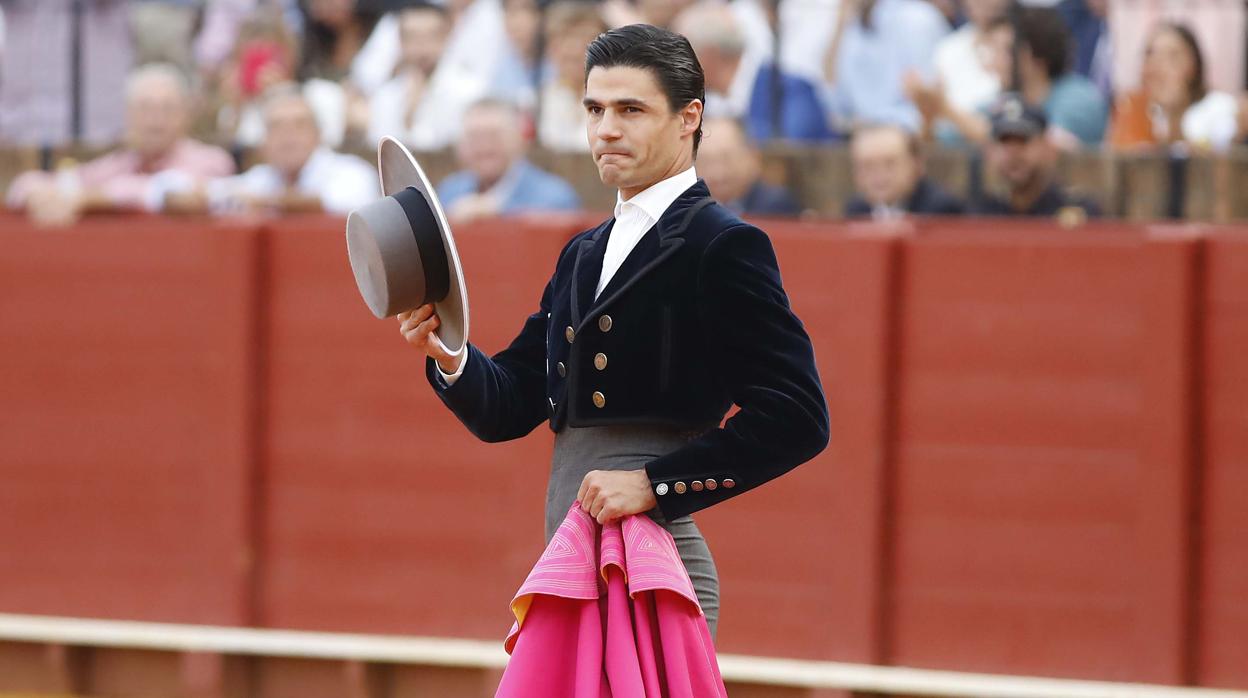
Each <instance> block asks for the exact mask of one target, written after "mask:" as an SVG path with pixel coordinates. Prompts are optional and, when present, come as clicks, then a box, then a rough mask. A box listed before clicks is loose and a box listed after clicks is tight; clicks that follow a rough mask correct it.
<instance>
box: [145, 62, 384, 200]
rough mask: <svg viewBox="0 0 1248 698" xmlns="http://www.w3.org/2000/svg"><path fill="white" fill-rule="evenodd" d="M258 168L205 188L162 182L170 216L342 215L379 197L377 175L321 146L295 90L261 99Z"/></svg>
mask: <svg viewBox="0 0 1248 698" xmlns="http://www.w3.org/2000/svg"><path fill="white" fill-rule="evenodd" d="M263 111H264V126H265V133H264V141H263V144H262V145H261V147H260V154H261V157H262V158H263V162H262V163H261V164H258V165H255V166H253V167H252V168H251V169H249V170H247V171H246V172H244V173H242V174H240V175H236V176H233V177H223V178H219V179H214V180H211V181H209V182H207V183H199V184H198V185H197V184H196V183H195V182H191V181H189V180H187V179H186V178H183V177H173V176H169V177H162V178H161V179H160V180H159V181H158V183H157V185H156V186H157V187H160V188H163V189H164V190H165V193H164V196H163V202H164V207H165V210H166V211H167V212H170V213H204V212H211V213H218V214H228V213H257V212H274V213H304V212H320V211H328V212H331V213H337V214H341V215H346V214H347V213H350V212H351V210H352V209H355V208H359V207H360V206H362V205H364V204H366V203H368V202H370V201H372V200H373V199H376V198H378V197H380V196H381V188H380V186H379V184H378V181H377V170H376V169H375V168H374V167H373V166H372V165H370V164H368V163H367V162H364V161H363V160H361V159H360V158H358V157H356V156H354V155H344V154H341V153H336V152H334V151H333V150H331V149H329V148H328V147H326V146H324V145H322V144H321V135H320V131H319V128H318V126H317V121H316V115H315V114H314V113H313V112H312V105H311V104H310V103H309V102H308V99H307V97H305V96H304V95H303V93H302V92H301V91H300V89H299V87H298V86H297V85H294V84H286V85H279V86H277V87H275V88H273V89H271V90H270V91H269V93H267V94H266V95H265V100H264V107H263Z"/></svg>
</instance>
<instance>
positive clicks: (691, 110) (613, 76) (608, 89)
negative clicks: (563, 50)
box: [585, 66, 702, 191]
mask: <svg viewBox="0 0 1248 698" xmlns="http://www.w3.org/2000/svg"><path fill="white" fill-rule="evenodd" d="M585 109H586V110H587V112H588V125H587V126H586V136H587V138H588V139H589V147H590V150H591V152H592V153H593V156H594V164H596V165H597V166H598V176H599V177H600V178H601V179H602V182H603V184H607V185H609V186H613V187H616V188H618V189H625V190H628V189H636V190H638V191H640V190H641V189H644V188H645V187H648V186H650V185H651V184H654V183H655V182H657V181H659V180H661V179H663V178H664V177H665V176H670V175H668V174H667V173H669V172H670V173H671V174H675V173H676V172H678V171H679V169H678V165H679V164H680V163H681V162H682V160H685V159H689V160H690V162H691V161H692V160H691V158H692V155H691V153H692V149H693V133H694V131H695V130H696V129H697V126H698V124H699V123H700V122H701V118H702V103H701V102H699V101H697V100H694V101H693V102H692V103H691V104H690V105H689V106H686V107H685V108H684V109H682V110H680V111H676V112H673V111H672V108H671V107H670V106H669V105H668V102H667V96H666V95H665V94H664V93H663V91H662V90H661V89H660V88H659V83H658V81H657V80H656V79H655V77H654V75H653V74H651V72H650V71H649V70H646V69H643V68H632V67H623V66H615V67H611V68H602V67H595V68H594V69H593V70H591V71H589V78H588V79H587V80H586V85H585Z"/></svg>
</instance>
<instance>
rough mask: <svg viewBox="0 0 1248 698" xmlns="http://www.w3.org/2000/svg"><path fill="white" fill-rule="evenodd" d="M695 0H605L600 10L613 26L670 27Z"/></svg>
mask: <svg viewBox="0 0 1248 698" xmlns="http://www.w3.org/2000/svg"><path fill="white" fill-rule="evenodd" d="M694 1H695V0H605V2H603V3H602V12H603V16H604V18H605V19H606V21H607V22H608V23H609V24H610V25H611V26H613V27H622V26H624V25H626V24H653V25H654V26H656V27H664V28H666V29H672V28H673V24H674V22H675V21H676V17H677V16H678V15H679V14H680V13H681V11H683V10H684V9H685V8H686V7H689V6H690V5H692V4H693V3H694Z"/></svg>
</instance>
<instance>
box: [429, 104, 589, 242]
mask: <svg viewBox="0 0 1248 698" xmlns="http://www.w3.org/2000/svg"><path fill="white" fill-rule="evenodd" d="M525 145H526V143H525V138H524V125H523V122H522V121H521V118H520V113H519V111H518V110H517V109H516V107H515V106H514V105H511V104H508V103H506V102H501V101H499V100H495V99H484V100H481V101H479V102H477V103H476V104H474V105H473V106H471V107H469V108H468V111H467V112H465V113H464V130H463V135H462V136H461V137H460V139H459V143H458V144H456V148H455V151H456V156H457V157H458V159H459V164H460V167H462V168H463V170H461V171H459V172H456V173H455V174H452V175H450V176H449V177H447V178H446V179H444V180H443V181H442V184H441V185H439V186H438V197H439V198H440V199H441V201H442V206H443V208H444V209H445V211H446V215H447V217H448V218H450V219H451V221H452V222H456V223H460V222H468V221H472V220H476V219H478V218H486V217H490V216H505V215H510V214H517V213H528V212H534V211H575V210H577V209H579V208H580V205H581V202H580V200H579V199H578V198H577V195H576V191H575V190H573V189H572V186H571V185H569V184H568V183H567V182H565V181H563V180H562V179H560V178H558V177H556V176H555V175H552V174H550V173H549V172H545V171H543V170H540V169H538V168H537V167H536V166H534V165H533V164H531V163H530V162H529V161H528V160H526V159H525V158H524V149H525Z"/></svg>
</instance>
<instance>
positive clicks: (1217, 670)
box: [1194, 231, 1248, 688]
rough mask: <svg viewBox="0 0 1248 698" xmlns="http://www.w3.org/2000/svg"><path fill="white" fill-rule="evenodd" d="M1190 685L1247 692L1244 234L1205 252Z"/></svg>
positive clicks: (1247, 286)
mask: <svg viewBox="0 0 1248 698" xmlns="http://www.w3.org/2000/svg"><path fill="white" fill-rule="evenodd" d="M1204 261H1205V264H1204V269H1205V274H1206V282H1205V284H1204V298H1203V301H1204V313H1203V316H1202V317H1203V336H1204V338H1205V345H1204V351H1203V353H1202V354H1201V357H1200V358H1201V362H1202V363H1201V369H1202V372H1203V378H1204V379H1203V380H1202V381H1201V391H1202V396H1203V401H1202V407H1203V417H1204V428H1203V437H1204V438H1203V439H1202V440H1201V444H1202V446H1203V457H1204V468H1203V470H1202V473H1201V480H1202V481H1201V483H1200V485H1201V493H1202V502H1203V506H1202V508H1201V511H1200V512H1199V517H1200V518H1199V521H1200V522H1201V524H1202V531H1201V536H1200V548H1199V550H1200V563H1201V564H1200V566H1199V568H1198V572H1199V575H1198V579H1199V585H1198V589H1199V593H1198V594H1197V597H1196V598H1197V604H1198V610H1199V614H1198V617H1197V620H1196V628H1197V633H1196V644H1195V650H1196V652H1195V653H1194V654H1195V656H1196V658H1197V679H1198V680H1199V681H1200V682H1201V683H1204V684H1208V685H1211V686H1238V687H1241V688H1243V687H1248V235H1245V234H1244V233H1243V232H1242V231H1235V232H1222V233H1220V234H1216V235H1214V236H1213V237H1212V239H1211V240H1210V241H1209V244H1208V246H1207V247H1206V250H1205V260H1204Z"/></svg>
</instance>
